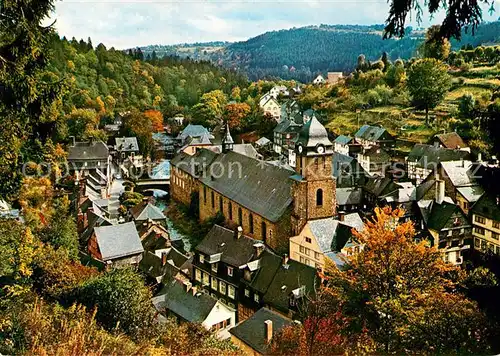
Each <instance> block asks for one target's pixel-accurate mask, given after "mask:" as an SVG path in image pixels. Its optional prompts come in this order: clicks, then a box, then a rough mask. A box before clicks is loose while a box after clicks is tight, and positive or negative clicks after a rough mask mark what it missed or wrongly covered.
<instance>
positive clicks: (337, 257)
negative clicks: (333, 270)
mask: <svg viewBox="0 0 500 356" xmlns="http://www.w3.org/2000/svg"><path fill="white" fill-rule="evenodd" d="M325 256H326V257H328V258H329V259H331V260H332V261H333V263H335V265H336V266H337V267H338V268H342V267H344V266H345V264H346V260H345V259H346V256H345V255H344V254H343V253H342V252H328V253H325Z"/></svg>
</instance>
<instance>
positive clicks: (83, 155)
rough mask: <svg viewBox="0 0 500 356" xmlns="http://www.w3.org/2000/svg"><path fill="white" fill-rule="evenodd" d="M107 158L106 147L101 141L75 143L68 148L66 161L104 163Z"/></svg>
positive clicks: (107, 151) (107, 150)
mask: <svg viewBox="0 0 500 356" xmlns="http://www.w3.org/2000/svg"><path fill="white" fill-rule="evenodd" d="M108 156H109V149H108V146H106V144H105V143H104V142H102V141H94V142H76V143H75V145H74V146H69V147H68V161H85V160H92V161H106V160H107V159H108Z"/></svg>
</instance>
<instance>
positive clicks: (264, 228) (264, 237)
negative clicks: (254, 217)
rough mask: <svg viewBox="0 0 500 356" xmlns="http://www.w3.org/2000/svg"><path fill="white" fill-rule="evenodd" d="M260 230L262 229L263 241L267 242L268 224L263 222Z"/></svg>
mask: <svg viewBox="0 0 500 356" xmlns="http://www.w3.org/2000/svg"><path fill="white" fill-rule="evenodd" d="M260 229H261V233H262V240H263V241H266V230H267V226H266V223H265V222H264V221H263V222H262V224H261V226H260Z"/></svg>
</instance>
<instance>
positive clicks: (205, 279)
mask: <svg viewBox="0 0 500 356" xmlns="http://www.w3.org/2000/svg"><path fill="white" fill-rule="evenodd" d="M202 276H203V285H204V286H208V285H210V276H209V275H208V273H202Z"/></svg>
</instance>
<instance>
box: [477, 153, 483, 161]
mask: <svg viewBox="0 0 500 356" xmlns="http://www.w3.org/2000/svg"><path fill="white" fill-rule="evenodd" d="M477 161H478V162H479V163H481V162H482V161H483V155H482V153H481V152H479V153H478V154H477Z"/></svg>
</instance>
